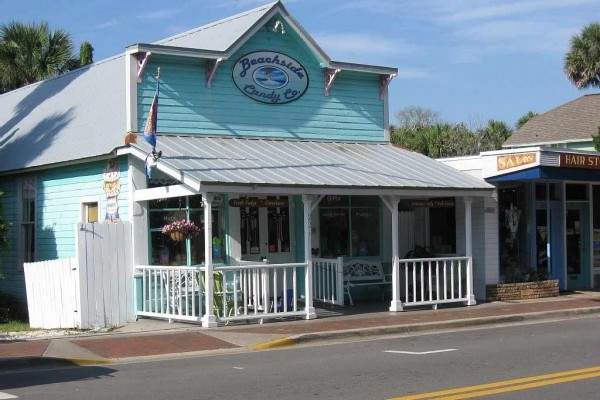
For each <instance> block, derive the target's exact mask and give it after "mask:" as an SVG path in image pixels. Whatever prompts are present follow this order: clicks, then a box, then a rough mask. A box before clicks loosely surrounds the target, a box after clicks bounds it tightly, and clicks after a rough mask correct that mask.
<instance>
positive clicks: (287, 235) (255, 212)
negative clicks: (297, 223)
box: [240, 196, 295, 264]
mask: <svg viewBox="0 0 600 400" xmlns="http://www.w3.org/2000/svg"><path fill="white" fill-rule="evenodd" d="M249 200H251V201H249V202H248V205H247V206H243V207H240V238H241V247H242V258H243V259H244V260H249V261H260V260H263V259H265V258H266V259H267V260H268V261H269V263H271V264H279V263H289V262H293V261H294V259H293V257H294V254H295V253H294V249H293V240H292V236H291V235H292V232H293V231H294V230H293V218H291V217H290V216H291V213H290V212H291V205H290V199H289V197H288V196H264V197H255V198H249Z"/></svg>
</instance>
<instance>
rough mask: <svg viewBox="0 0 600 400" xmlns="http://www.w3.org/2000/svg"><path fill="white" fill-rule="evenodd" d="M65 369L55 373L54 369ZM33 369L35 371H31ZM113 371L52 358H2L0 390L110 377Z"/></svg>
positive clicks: (0, 362) (0, 361)
mask: <svg viewBox="0 0 600 400" xmlns="http://www.w3.org/2000/svg"><path fill="white" fill-rule="evenodd" d="M64 367H78V368H65V369H64V370H61V371H60V372H59V371H56V370H55V369H54V368H64ZM33 368H35V369H33ZM25 370H26V371H27V376H26V377H25V378H24V377H19V378H18V379H16V378H15V376H14V374H15V373H19V372H24V371H25ZM113 372H115V370H114V369H111V368H106V367H98V366H89V367H87V366H83V367H82V366H78V365H77V364H76V363H75V362H73V361H70V360H66V359H62V358H52V357H14V358H10V357H3V358H0V390H5V389H15V388H20V387H26V386H39V385H49V384H53V383H61V382H72V381H79V380H84V379H102V378H110V377H112V375H111V374H112V373H113Z"/></svg>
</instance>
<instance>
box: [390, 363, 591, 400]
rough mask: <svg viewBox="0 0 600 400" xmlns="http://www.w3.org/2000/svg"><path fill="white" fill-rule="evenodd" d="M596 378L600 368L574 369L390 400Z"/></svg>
mask: <svg viewBox="0 0 600 400" xmlns="http://www.w3.org/2000/svg"><path fill="white" fill-rule="evenodd" d="M595 377H600V366H596V367H590V368H583V369H574V370H570V371H562V372H555V373H551V374H544V375H537V376H530V377H526V378H518V379H512V380H506V381H498V382H492V383H485V384H482V385H475V386H466V387H462V388H455V389H448V390H442V391H438V392H428V393H421V394H416V395H410V396H403V397H394V398H391V399H388V400H420V399H434V398H438V397H443V396H448V395H462V396H463V397H460V396H458V397H443V398H444V399H450V398H453V399H467V398H469V397H475V396H473V393H475V392H477V393H484V392H485V391H486V390H485V389H499V390H502V389H500V388H502V387H504V388H503V389H504V390H505V389H510V388H512V387H516V386H515V385H518V386H522V388H521V389H516V390H523V389H528V388H529V387H527V386H529V385H531V386H530V387H540V386H544V385H553V384H556V383H564V382H570V381H574V380H580V379H590V378H595ZM563 380H564V381H563ZM534 385H535V386H534ZM505 391H510V390H505ZM499 393H500V392H499ZM490 394H491V393H490ZM465 395H467V396H468V397H464V396H465ZM484 395H485V394H478V396H484Z"/></svg>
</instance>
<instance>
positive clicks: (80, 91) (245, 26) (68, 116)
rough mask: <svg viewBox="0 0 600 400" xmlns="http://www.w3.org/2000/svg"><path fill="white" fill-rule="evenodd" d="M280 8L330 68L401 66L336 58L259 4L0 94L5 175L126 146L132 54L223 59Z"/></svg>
mask: <svg viewBox="0 0 600 400" xmlns="http://www.w3.org/2000/svg"><path fill="white" fill-rule="evenodd" d="M275 15H277V16H278V18H279V17H281V18H283V19H284V20H285V22H286V23H287V24H288V25H289V26H290V27H293V29H294V32H296V33H297V34H298V35H299V36H300V37H301V38H302V39H303V40H305V42H306V43H307V45H308V46H309V47H310V48H311V49H312V50H313V51H314V52H315V54H316V55H317V56H318V57H319V58H322V59H323V63H322V65H323V67H324V68H327V67H331V68H342V69H348V70H355V71H363V72H369V73H377V74H394V73H396V72H397V69H395V68H389V67H379V66H370V65H362V64H351V63H339V62H335V61H331V60H330V59H329V57H328V56H327V55H326V54H325V52H324V51H323V50H322V49H321V48H320V47H319V46H318V45H317V43H316V42H315V41H314V40H313V39H312V38H311V37H310V35H308V33H307V32H306V31H304V29H303V28H302V27H301V26H300V25H299V24H298V23H297V22H296V21H295V20H294V19H293V18H292V16H291V15H290V14H289V13H288V11H287V10H286V9H285V7H284V6H283V4H281V2H280V1H277V2H274V3H269V4H267V5H264V6H261V7H257V8H255V9H252V10H250V11H246V12H244V13H240V14H237V15H234V16H232V17H229V18H225V19H222V20H220V21H217V22H214V23H211V24H208V25H204V26H202V27H200V28H196V29H194V30H191V31H188V32H184V33H182V34H179V35H175V36H172V37H170V38H166V39H164V40H161V41H159V42H157V43H156V44H152V45H143V44H141V45H134V46H130V47H128V48H127V51H126V54H123V55H120V56H116V57H113V58H109V59H106V60H103V61H99V62H96V63H94V64H91V65H89V66H86V67H83V68H80V69H77V70H75V71H71V72H68V73H65V74H61V75H59V76H56V77H54V78H51V79H47V80H45V81H42V82H38V83H34V84H32V85H29V86H26V87H23V88H20V89H17V90H13V91H11V92H8V93H5V94H2V95H0V174H6V173H10V172H12V171H16V170H20V169H26V168H35V167H45V166H49V165H52V164H57V163H64V162H71V161H74V160H83V159H88V158H91V157H100V156H101V157H106V156H109V155H110V154H111V153H112V152H113V151H114V150H115V149H116V148H118V147H120V146H123V144H124V137H125V134H126V130H127V115H126V113H127V111H126V110H127V107H126V90H127V88H126V72H125V71H126V66H125V60H126V58H125V57H126V56H127V54H131V53H135V52H136V51H142V49H143V48H144V46H146V47H148V48H151V49H155V50H156V51H158V52H160V51H164V52H167V54H169V53H168V52H173V51H175V52H181V54H183V55H189V56H196V57H204V58H218V57H225V56H229V55H231V54H233V52H235V50H237V49H238V48H239V47H240V46H242V45H243V44H244V43H245V42H246V41H247V40H249V39H250V37H252V35H253V34H254V33H255V32H256V30H257V29H259V28H260V27H262V26H264V24H266V23H267V22H269V21H270V19H271V18H273V17H274V16H275Z"/></svg>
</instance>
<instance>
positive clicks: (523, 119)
mask: <svg viewBox="0 0 600 400" xmlns="http://www.w3.org/2000/svg"><path fill="white" fill-rule="evenodd" d="M537 116H538V113H536V112H534V111H528V112H527V114H524V115H523V116H521V118H519V119H518V120H517V122H516V123H515V129H521V127H522V126H523V125H525V124H526V123H527V121H529V120H530V119H531V118H533V117H537Z"/></svg>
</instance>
